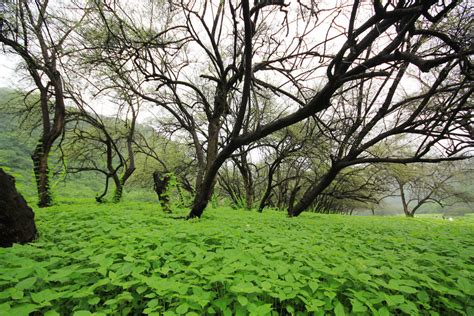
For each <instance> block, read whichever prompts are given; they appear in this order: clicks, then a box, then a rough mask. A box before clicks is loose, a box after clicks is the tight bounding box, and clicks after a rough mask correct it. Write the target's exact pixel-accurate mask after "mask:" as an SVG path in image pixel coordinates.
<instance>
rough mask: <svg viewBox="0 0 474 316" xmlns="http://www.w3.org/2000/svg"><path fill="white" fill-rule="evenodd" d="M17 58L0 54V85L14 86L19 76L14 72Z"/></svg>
mask: <svg viewBox="0 0 474 316" xmlns="http://www.w3.org/2000/svg"><path fill="white" fill-rule="evenodd" d="M17 65H18V58H15V57H13V56H7V55H4V54H0V87H8V88H15V87H17V86H18V83H19V80H20V77H19V76H18V75H17V74H16V73H17V71H16V67H17Z"/></svg>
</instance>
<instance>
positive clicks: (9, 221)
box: [0, 168, 38, 247]
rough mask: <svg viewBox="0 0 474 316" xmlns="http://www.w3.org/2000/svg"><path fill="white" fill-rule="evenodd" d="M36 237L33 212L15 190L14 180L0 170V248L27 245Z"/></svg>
mask: <svg viewBox="0 0 474 316" xmlns="http://www.w3.org/2000/svg"><path fill="white" fill-rule="evenodd" d="M37 235H38V231H37V230H36V225H35V214H34V213H33V210H32V209H31V208H30V207H29V206H28V204H27V203H26V201H25V199H24V198H23V196H21V194H20V193H18V191H17V190H16V187H15V178H13V177H12V176H10V175H9V174H7V173H5V171H3V169H1V168H0V247H11V246H12V245H13V244H14V243H27V242H30V241H32V240H34V239H35V238H36V237H37Z"/></svg>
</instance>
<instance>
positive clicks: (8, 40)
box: [0, 0, 81, 207]
mask: <svg viewBox="0 0 474 316" xmlns="http://www.w3.org/2000/svg"><path fill="white" fill-rule="evenodd" d="M4 10H5V12H2V15H0V43H2V44H3V46H4V47H5V48H6V51H7V52H8V53H12V54H16V55H18V56H20V57H21V58H22V60H23V61H24V63H25V66H26V70H27V72H28V75H29V76H30V77H31V79H32V80H33V83H34V86H35V90H38V91H39V96H40V97H39V101H38V102H37V103H36V104H34V107H33V110H34V111H37V112H40V113H41V122H42V123H41V125H42V126H41V128H42V131H41V137H40V139H39V140H38V142H37V145H36V147H35V149H34V151H33V153H32V155H31V158H32V160H33V165H34V173H35V178H36V185H37V190H38V206H40V207H46V206H50V205H51V204H52V197H51V192H50V187H49V178H48V177H49V175H48V173H49V168H48V157H49V154H50V152H51V149H52V147H53V144H54V142H55V141H56V140H57V139H58V138H59V137H60V136H61V134H62V133H63V130H64V125H65V104H64V90H63V77H62V75H61V66H60V62H61V60H60V59H61V58H62V56H63V55H64V53H65V52H64V45H66V43H67V39H68V37H69V36H70V34H71V33H72V32H73V30H74V28H75V27H77V25H78V23H80V21H81V19H79V20H78V22H77V23H76V24H74V25H73V26H72V27H70V26H68V25H67V24H66V23H65V22H64V20H63V19H61V18H59V17H58V16H55V15H54V14H56V13H57V12H54V11H55V10H54V9H52V8H51V6H50V5H49V1H34V2H31V1H27V0H18V1H12V2H7V3H6V4H4Z"/></svg>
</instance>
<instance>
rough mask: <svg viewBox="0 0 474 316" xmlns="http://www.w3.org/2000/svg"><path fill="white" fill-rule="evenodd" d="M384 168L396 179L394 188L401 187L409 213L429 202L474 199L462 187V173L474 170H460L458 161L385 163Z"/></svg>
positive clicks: (399, 191) (407, 214)
mask: <svg viewBox="0 0 474 316" xmlns="http://www.w3.org/2000/svg"><path fill="white" fill-rule="evenodd" d="M383 168H384V170H385V172H386V174H387V175H388V176H389V177H390V178H391V179H393V180H394V186H395V188H394V191H395V192H397V191H398V194H399V197H400V200H401V203H402V206H403V212H404V213H405V215H406V216H407V217H413V216H414V215H415V212H416V211H418V210H419V209H420V208H421V207H422V206H423V205H425V204H430V203H436V204H438V205H439V206H441V207H446V206H449V205H453V204H455V203H462V202H464V203H466V202H467V203H469V202H471V201H472V197H470V196H469V195H468V194H466V192H463V191H462V190H461V188H460V187H459V175H460V173H466V172H470V173H472V170H470V171H469V170H467V169H464V168H463V170H459V169H458V167H457V166H456V165H455V164H454V163H449V162H444V163H440V164H413V165H385V166H383Z"/></svg>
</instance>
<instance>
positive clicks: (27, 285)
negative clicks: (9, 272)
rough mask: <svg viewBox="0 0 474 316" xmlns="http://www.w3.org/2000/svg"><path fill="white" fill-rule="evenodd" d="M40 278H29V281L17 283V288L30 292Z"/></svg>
mask: <svg viewBox="0 0 474 316" xmlns="http://www.w3.org/2000/svg"><path fill="white" fill-rule="evenodd" d="M37 279H38V278H37V277H31V278H27V279H24V280H22V281H20V282H18V283H17V285H15V288H17V289H18V290H21V291H22V290H30V289H31V288H33V285H35V283H36V280H37Z"/></svg>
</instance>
